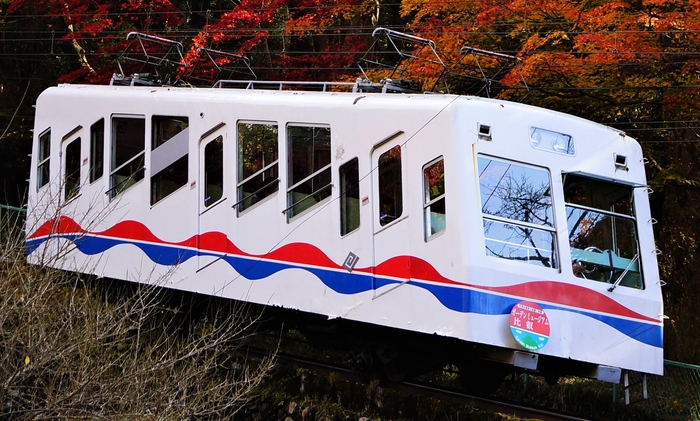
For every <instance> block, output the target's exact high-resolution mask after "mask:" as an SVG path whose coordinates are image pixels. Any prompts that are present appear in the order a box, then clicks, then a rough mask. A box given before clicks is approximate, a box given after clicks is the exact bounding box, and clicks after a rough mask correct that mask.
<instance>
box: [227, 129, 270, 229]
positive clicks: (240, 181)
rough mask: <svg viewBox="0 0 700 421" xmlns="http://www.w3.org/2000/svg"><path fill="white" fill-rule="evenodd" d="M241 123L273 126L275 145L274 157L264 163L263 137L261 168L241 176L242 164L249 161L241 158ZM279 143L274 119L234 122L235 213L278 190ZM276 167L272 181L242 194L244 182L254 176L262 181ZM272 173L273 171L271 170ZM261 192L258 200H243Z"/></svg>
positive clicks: (247, 181) (252, 178)
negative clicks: (275, 174)
mask: <svg viewBox="0 0 700 421" xmlns="http://www.w3.org/2000/svg"><path fill="white" fill-rule="evenodd" d="M241 125H247V126H253V125H257V126H268V127H274V129H275V145H274V148H273V150H274V151H275V157H274V160H273V161H272V162H270V163H265V157H266V155H265V153H264V152H265V151H264V149H265V140H269V139H263V141H262V144H260V145H261V149H262V156H263V166H262V168H260V169H258V170H257V171H255V172H254V173H252V174H250V175H248V176H247V177H245V178H243V170H244V165H245V164H246V163H249V162H250V161H245V162H244V160H243V157H242V155H243V153H242V149H241ZM279 145H280V130H279V123H278V122H276V121H256V120H239V121H238V122H237V123H236V180H237V183H236V200H237V202H236V203H235V204H234V205H233V207H235V208H236V214H237V215H239V216H240V215H241V214H243V213H245V211H247V210H248V209H251V208H254V207H255V206H256V205H257V204H258V203H261V202H262V201H264V200H266V199H267V198H269V197H270V196H272V195H274V194H276V193H277V192H278V191H279V184H280V172H279V162H280V150H279ZM254 156H255V155H251V158H254ZM275 168H276V173H277V177H275V178H274V179H273V180H272V181H269V182H266V183H265V184H264V185H263V186H262V187H260V188H258V189H256V190H255V191H253V192H252V193H248V194H247V195H245V196H243V193H244V187H245V185H246V184H249V183H250V182H251V181H254V180H255V179H256V178H258V177H260V176H262V178H263V182H264V178H265V175H266V174H267V173H268V172H269V171H270V170H274V169H275ZM272 172H273V173H274V172H275V171H272ZM260 193H262V194H263V197H262V198H259V200H258V201H256V202H255V203H250V204H246V203H245V202H246V201H247V200H248V199H251V198H254V197H257V195H258V194H260Z"/></svg>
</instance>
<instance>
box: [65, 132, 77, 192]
mask: <svg viewBox="0 0 700 421" xmlns="http://www.w3.org/2000/svg"><path fill="white" fill-rule="evenodd" d="M64 168H65V174H64V178H63V186H64V198H65V199H66V200H68V199H70V198H72V197H73V196H75V195H76V194H78V191H79V190H80V138H79V137H78V138H76V139H75V140H73V141H72V142H70V143H69V144H68V145H67V146H66V162H65V165H64Z"/></svg>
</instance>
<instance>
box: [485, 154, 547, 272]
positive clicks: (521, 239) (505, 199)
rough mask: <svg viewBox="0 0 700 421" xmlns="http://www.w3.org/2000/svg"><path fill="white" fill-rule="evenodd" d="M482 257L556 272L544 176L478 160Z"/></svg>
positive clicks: (510, 164)
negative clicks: (545, 268) (510, 261)
mask: <svg viewBox="0 0 700 421" xmlns="http://www.w3.org/2000/svg"><path fill="white" fill-rule="evenodd" d="M478 167H479V187H480V193H481V211H482V215H483V218H484V237H485V239H486V254H487V255H489V256H495V257H500V258H502V259H508V260H515V261H520V262H524V263H529V264H534V265H540V266H545V267H549V268H557V267H558V262H557V253H556V234H555V229H554V222H553V216H552V215H553V212H552V197H551V189H550V179H549V172H548V171H546V170H545V169H542V168H536V167H531V166H525V165H520V164H515V163H513V162H508V161H501V160H496V159H491V158H486V157H483V156H479V157H478Z"/></svg>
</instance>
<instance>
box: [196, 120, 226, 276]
mask: <svg viewBox="0 0 700 421" xmlns="http://www.w3.org/2000/svg"><path fill="white" fill-rule="evenodd" d="M222 127H223V126H222V125H221V127H218V128H215V129H212V130H210V131H209V133H210V134H209V135H205V136H203V137H202V140H201V141H200V144H199V179H198V180H197V185H198V190H199V194H198V201H199V205H198V208H199V217H198V231H199V235H198V236H197V267H198V270H202V269H205V268H206V267H208V266H210V265H212V264H214V263H215V262H216V261H218V260H220V259H222V258H224V257H225V256H226V251H227V244H228V239H227V237H226V226H227V215H228V213H227V212H226V210H227V209H226V208H227V206H226V205H225V203H226V197H225V189H224V187H225V186H224V180H226V176H225V174H224V171H225V165H224V147H225V145H224V143H225V142H224V139H225V137H226V133H225V131H224V130H222ZM229 211H230V209H229Z"/></svg>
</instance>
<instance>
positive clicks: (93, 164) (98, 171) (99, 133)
mask: <svg viewBox="0 0 700 421" xmlns="http://www.w3.org/2000/svg"><path fill="white" fill-rule="evenodd" d="M100 123H101V125H102V127H101V129H102V130H97V128H98V127H99V125H100ZM98 155H99V156H98ZM98 164H99V165H98ZM104 168H105V119H104V117H103V118H101V119H99V120H97V121H96V122H94V123H93V124H92V125H91V126H90V168H89V170H90V184H92V183H94V182H95V181H97V180H99V179H100V178H102V175H104Z"/></svg>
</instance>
